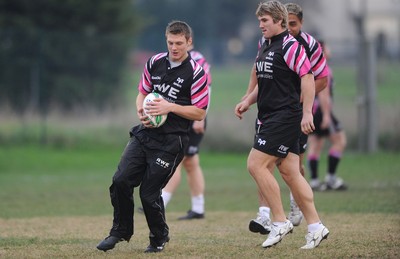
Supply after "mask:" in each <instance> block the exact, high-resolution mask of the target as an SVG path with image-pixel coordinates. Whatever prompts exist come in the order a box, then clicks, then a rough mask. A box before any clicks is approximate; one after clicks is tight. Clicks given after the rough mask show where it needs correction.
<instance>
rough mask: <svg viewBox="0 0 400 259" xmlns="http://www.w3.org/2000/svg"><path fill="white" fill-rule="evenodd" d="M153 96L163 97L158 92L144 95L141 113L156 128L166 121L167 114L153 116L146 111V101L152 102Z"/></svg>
mask: <svg viewBox="0 0 400 259" xmlns="http://www.w3.org/2000/svg"><path fill="white" fill-rule="evenodd" d="M155 98H163V97H162V95H160V94H158V93H149V94H148V95H146V97H145V98H144V100H143V113H144V115H146V116H147V118H148V120H150V123H151V125H153V127H155V128H158V127H160V126H162V125H163V124H164V123H165V122H166V121H167V117H168V114H163V115H156V116H153V115H150V114H147V113H146V105H147V103H149V102H153V100H154V99H155Z"/></svg>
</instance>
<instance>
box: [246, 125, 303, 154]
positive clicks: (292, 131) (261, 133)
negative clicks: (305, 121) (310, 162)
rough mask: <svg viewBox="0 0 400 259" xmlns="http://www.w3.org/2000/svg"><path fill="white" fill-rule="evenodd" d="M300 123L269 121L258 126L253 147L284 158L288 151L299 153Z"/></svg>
mask: <svg viewBox="0 0 400 259" xmlns="http://www.w3.org/2000/svg"><path fill="white" fill-rule="evenodd" d="M300 133H301V128H300V123H280V122H269V123H265V124H260V125H259V126H258V129H257V132H256V135H255V137H254V144H253V148H254V149H257V150H259V151H261V152H263V153H266V154H268V155H271V156H276V157H281V158H284V157H286V156H287V155H288V153H289V152H291V153H294V154H297V155H298V154H299V152H300V150H299V136H300Z"/></svg>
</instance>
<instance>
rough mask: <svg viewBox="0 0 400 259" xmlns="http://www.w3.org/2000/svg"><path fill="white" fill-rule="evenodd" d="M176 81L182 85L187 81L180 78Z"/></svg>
mask: <svg viewBox="0 0 400 259" xmlns="http://www.w3.org/2000/svg"><path fill="white" fill-rule="evenodd" d="M176 81H178V83H179V84H182V83H183V81H185V79H182V78H180V77H178V79H176Z"/></svg>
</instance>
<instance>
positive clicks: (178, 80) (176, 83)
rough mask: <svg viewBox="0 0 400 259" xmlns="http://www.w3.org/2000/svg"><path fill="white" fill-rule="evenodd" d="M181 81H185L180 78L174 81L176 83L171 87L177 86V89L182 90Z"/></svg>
mask: <svg viewBox="0 0 400 259" xmlns="http://www.w3.org/2000/svg"><path fill="white" fill-rule="evenodd" d="M183 81H185V79H182V78H180V77H178V78H177V79H176V82H174V83H173V85H175V86H177V87H179V88H182V84H183Z"/></svg>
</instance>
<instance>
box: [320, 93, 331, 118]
mask: <svg viewBox="0 0 400 259" xmlns="http://www.w3.org/2000/svg"><path fill="white" fill-rule="evenodd" d="M318 99H319V103H320V107H321V111H322V113H323V115H328V114H330V111H331V98H330V96H329V88H325V89H324V90H322V91H321V92H320V93H318Z"/></svg>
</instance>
